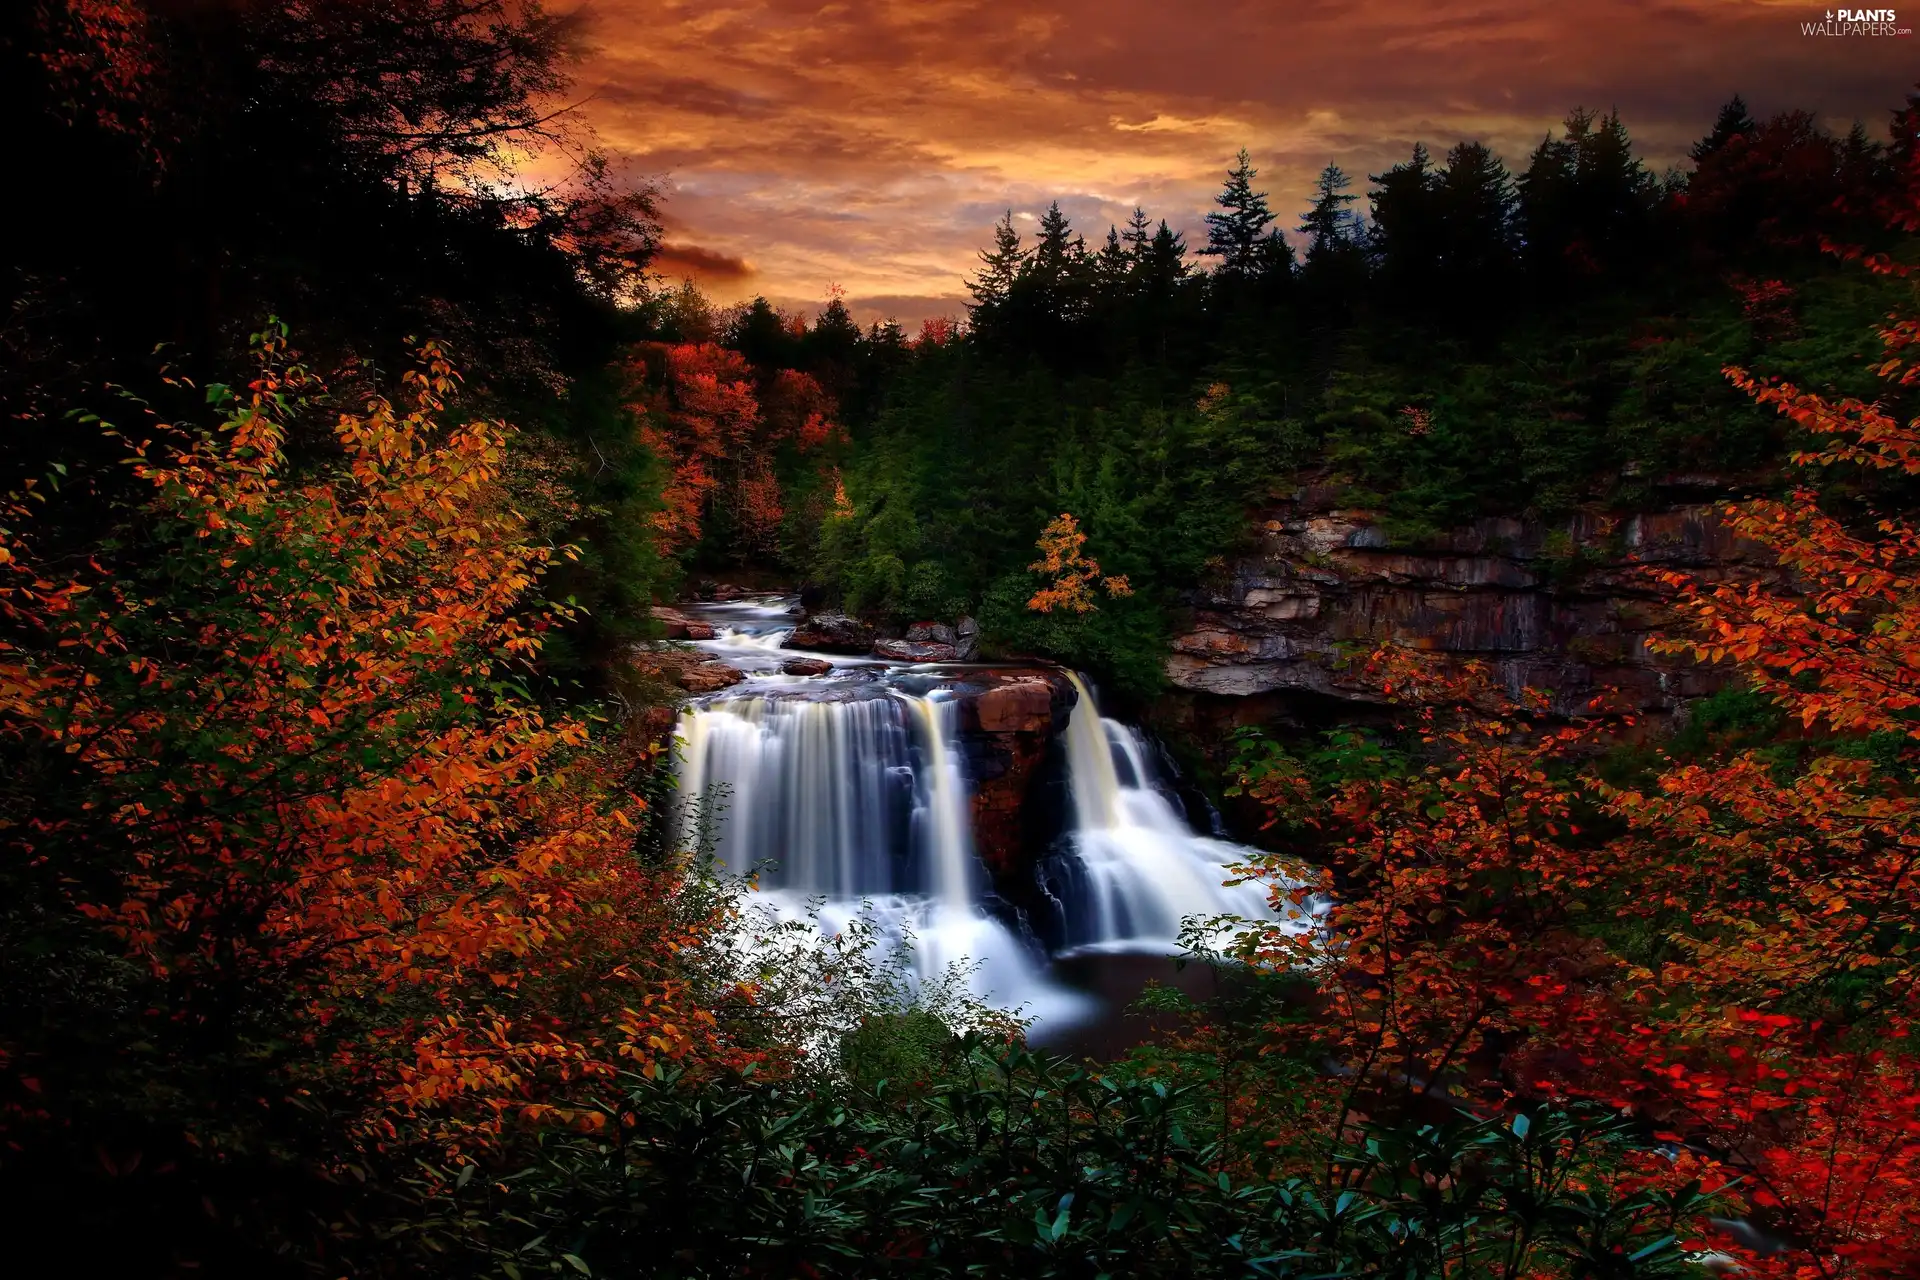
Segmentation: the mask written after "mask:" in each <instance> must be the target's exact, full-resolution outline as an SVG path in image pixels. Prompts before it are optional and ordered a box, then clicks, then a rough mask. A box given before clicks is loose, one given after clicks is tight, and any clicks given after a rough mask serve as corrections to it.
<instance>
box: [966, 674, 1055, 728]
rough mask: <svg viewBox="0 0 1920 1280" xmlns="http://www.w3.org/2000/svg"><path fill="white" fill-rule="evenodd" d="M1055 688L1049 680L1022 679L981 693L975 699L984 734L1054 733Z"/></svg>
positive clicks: (976, 710)
mask: <svg viewBox="0 0 1920 1280" xmlns="http://www.w3.org/2000/svg"><path fill="white" fill-rule="evenodd" d="M1053 702H1054V691H1053V687H1052V686H1051V685H1049V684H1048V683H1047V682H1046V681H1045V680H1040V679H1032V680H1020V681H1017V682H1015V683H1013V684H1004V685H1000V686H999V687H997V688H993V689H989V690H987V691H986V692H985V693H983V694H981V695H980V696H979V698H978V699H976V700H975V702H974V714H975V715H976V716H978V717H979V722H980V729H981V732H983V733H1050V732H1052V729H1053Z"/></svg>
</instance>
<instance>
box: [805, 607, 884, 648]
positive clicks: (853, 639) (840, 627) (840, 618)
mask: <svg viewBox="0 0 1920 1280" xmlns="http://www.w3.org/2000/svg"><path fill="white" fill-rule="evenodd" d="M786 647H787V648H789V649H817V650H819V651H820V652H821V653H865V652H867V650H868V649H871V648H872V647H873V628H872V627H870V626H868V625H867V624H866V623H864V622H862V621H860V619H858V618H849V617H848V616H847V615H846V614H844V613H816V614H814V615H812V616H811V617H808V618H803V619H802V620H801V622H800V625H799V626H797V627H795V628H794V629H793V634H792V635H791V636H788V637H787V644H786Z"/></svg>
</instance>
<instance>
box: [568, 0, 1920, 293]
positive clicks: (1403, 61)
mask: <svg viewBox="0 0 1920 1280" xmlns="http://www.w3.org/2000/svg"><path fill="white" fill-rule="evenodd" d="M596 12H597V14H598V17H599V28H598V33H597V38H598V41H599V44H600V48H599V51H598V52H597V53H596V54H595V55H594V57H593V59H592V60H591V61H590V62H589V63H588V64H587V66H586V67H585V68H584V74H583V80H584V81H585V84H584V86H583V87H585V88H586V89H588V90H589V91H590V92H592V93H594V95H595V96H594V97H593V99H592V100H591V101H590V102H589V103H588V105H587V107H586V111H587V114H588V115H589V117H590V118H591V119H592V121H593V122H594V124H595V126H596V127H597V128H598V130H599V131H600V133H601V135H602V139H603V141H604V142H605V144H606V146H607V147H608V149H609V150H610V151H611V152H612V153H613V154H614V156H615V157H616V159H617V160H618V161H619V162H620V164H621V167H622V171H624V172H632V173H642V174H653V175H659V176H661V177H662V178H664V179H665V180H666V184H667V190H668V192H669V200H668V208H669V210H670V211H671V216H672V226H673V227H674V228H675V229H676V234H677V235H680V236H684V237H685V238H686V239H688V240H697V241H698V242H699V244H700V245H701V246H703V247H704V249H705V251H707V252H710V253H713V254H716V255H720V256H722V257H723V258H725V259H728V260H731V261H736V262H739V263H740V264H741V265H742V266H743V267H744V265H745V263H746V262H747V261H748V260H751V262H752V263H753V271H752V274H751V276H749V275H748V274H747V273H746V272H744V271H740V272H736V273H734V274H732V275H730V276H725V278H724V279H723V278H722V276H721V275H718V274H714V275H709V274H702V278H703V279H707V280H709V281H710V282H711V283H712V286H713V287H714V288H715V291H716V293H718V294H719V295H720V296H721V297H722V298H723V299H724V298H730V297H735V296H740V295H742V294H745V293H751V292H752V291H754V290H756V289H764V290H766V291H768V292H770V293H778V294H779V295H780V296H782V297H787V298H794V299H813V300H815V301H814V302H813V303H812V305H815V306H817V305H818V300H819V299H823V298H824V297H825V296H826V291H827V288H828V286H829V285H830V284H838V285H840V286H842V287H843V288H845V289H846V290H847V292H848V293H849V295H850V296H851V297H852V298H855V299H873V300H876V302H875V306H876V307H880V306H884V305H886V303H887V302H888V301H890V300H898V301H899V303H900V305H901V306H902V307H903V309H905V308H907V303H908V300H918V301H917V302H915V303H914V305H913V306H912V307H911V310H912V311H913V312H914V313H916V314H915V316H914V317H913V318H915V319H917V318H918V316H923V315H926V314H941V313H942V311H951V310H952V309H953V307H952V306H940V305H936V304H937V303H939V302H940V300H952V302H953V303H954V304H956V305H957V302H958V299H959V298H960V297H961V296H962V294H961V288H962V280H963V277H964V275H965V273H966V272H967V271H969V270H970V269H971V268H972V267H973V265H974V263H975V259H974V252H975V250H976V249H977V248H978V246H980V245H981V244H983V243H984V242H985V241H986V239H987V236H988V231H989V228H990V227H991V225H992V223H993V221H994V220H995V219H996V218H997V217H998V216H999V214H1000V212H1001V211H1002V210H1004V209H1008V208H1011V209H1013V210H1014V211H1015V212H1016V214H1020V213H1025V214H1028V215H1032V214H1035V213H1037V212H1039V211H1040V210H1041V209H1044V208H1045V206H1046V203H1047V202H1048V201H1049V200H1051V199H1054V198H1056V197H1057V198H1059V199H1060V201H1061V204H1062V207H1063V208H1065V209H1067V210H1068V211H1069V212H1070V213H1071V214H1072V215H1073V216H1074V218H1075V222H1076V225H1078V226H1080V227H1081V228H1082V229H1083V230H1084V231H1086V232H1087V233H1088V236H1089V238H1096V237H1097V236H1099V235H1102V234H1104V233H1105V230H1106V224H1107V223H1108V222H1113V221H1120V220H1123V219H1124V217H1125V215H1126V213H1127V211H1128V210H1130V209H1131V208H1132V206H1133V205H1134V204H1135V203H1139V204H1142V205H1144V206H1145V207H1146V208H1147V210H1148V211H1149V212H1150V213H1152V214H1153V215H1155V216H1156V217H1158V216H1165V217H1166V218H1168V220H1169V221H1171V222H1172V223H1173V224H1174V225H1175V226H1176V227H1178V228H1183V229H1186V230H1188V231H1189V232H1190V233H1192V232H1195V231H1197V230H1198V228H1199V226H1200V217H1201V215H1202V214H1203V213H1204V212H1205V210H1206V208H1207V205H1208V200H1209V197H1210V196H1211V194H1212V192H1213V191H1214V190H1215V189H1216V187H1217V184H1218V182H1219V178H1220V175H1221V173H1222V172H1223V170H1224V169H1225V167H1226V165H1227V163H1228V162H1229V160H1230V158H1231V156H1232V154H1233V152H1234V151H1235V150H1236V149H1238V148H1239V147H1241V146H1243V145H1244V146H1246V147H1247V148H1248V149H1249V150H1250V151H1251V152H1252V153H1253V156H1254V160H1255V163H1257V164H1259V165H1260V166H1261V168H1262V183H1263V185H1265V186H1266V187H1267V188H1268V189H1269V190H1270V191H1271V192H1272V193H1273V199H1274V204H1275V206H1276V208H1277V209H1278V210H1280V211H1281V212H1282V213H1283V215H1284V216H1285V218H1286V220H1287V221H1288V222H1289V223H1290V222H1291V221H1292V216H1293V215H1294V214H1296V213H1297V212H1298V211H1299V210H1300V209H1302V208H1304V207H1305V204H1306V197H1307V191H1308V189H1309V187H1310V186H1311V183H1312V179H1313V176H1314V174H1315V173H1316V172H1317V171H1318V170H1319V169H1320V167H1321V166H1322V165H1324V164H1326V163H1327V162H1328V161H1337V162H1338V163H1339V164H1341V165H1342V166H1343V167H1344V168H1345V169H1346V170H1347V171H1348V172H1349V173H1351V174H1354V175H1356V176H1357V175H1363V174H1367V173H1378V172H1380V171H1381V170H1382V169H1383V168H1385V167H1386V166H1387V165H1390V164H1392V163H1393V162H1394V161H1395V160H1397V159H1399V158H1401V157H1402V156H1404V155H1405V153H1406V150H1407V148H1408V147H1410V146H1411V145H1412V143H1413V142H1414V141H1416V140H1422V141H1425V142H1427V143H1428V145H1429V146H1430V147H1432V148H1434V149H1435V150H1436V151H1437V150H1441V149H1444V148H1445V147H1446V146H1448V145H1451V144H1452V143H1453V142H1455V141H1458V140H1460V139H1462V138H1477V139H1480V140H1483V141H1486V142H1487V143H1489V144H1490V145H1492V146H1493V147H1495V148H1496V149H1497V150H1499V151H1500V152H1501V153H1502V154H1504V155H1505V156H1506V157H1507V159H1508V161H1509V163H1512V164H1520V163H1524V159H1525V155H1526V153H1527V151H1528V150H1530V149H1531V148H1532V147H1533V146H1534V145H1535V144H1536V143H1538V141H1539V140H1540V138H1541V136H1542V135H1543V134H1544V133H1545V132H1546V131H1547V129H1548V128H1550V127H1552V126H1553V125H1554V124H1555V123H1556V122H1557V121H1558V120H1559V119H1560V118H1561V117H1563V116H1564V115H1565V113H1566V111H1567V109H1568V108H1570V107H1572V106H1575V105H1581V104H1584V105H1587V106H1593V107H1600V108H1603V109H1604V108H1611V107H1617V108H1618V109H1619V110H1620V112H1621V114H1622V116H1623V117H1624V118H1625V119H1626V121H1627V124H1628V126H1629V128H1630V129H1631V130H1632V131H1633V134H1634V137H1635V139H1636V142H1637V144H1638V145H1639V146H1640V148H1641V150H1642V153H1643V154H1644V155H1645V156H1646V157H1647V158H1648V160H1649V161H1650V162H1651V163H1653V164H1654V165H1655V166H1656V167H1663V166H1665V165H1667V164H1669V163H1673V162H1676V161H1678V160H1679V159H1680V158H1682V157H1683V156H1684V154H1685V151H1686V147H1687V145H1688V144H1689V143H1690V142H1691V141H1692V140H1693V139H1694V138H1696V137H1698V136H1699V135H1700V134H1701V133H1703V132H1704V131H1705V129H1706V127H1707V125H1708V124H1709V122H1710V121H1711V119H1712V116H1713V112H1714V109H1715V108H1716V107H1717V106H1718V105H1719V103H1720V102H1721V101H1722V100H1724V99H1725V98H1726V96H1727V95H1728V94H1729V93H1731V92H1734V91H1736V90H1738V91H1740V92H1742V93H1743V94H1745V95H1746V97H1747V99H1748V101H1749V102H1750V103H1751V104H1753V106H1754V108H1755V109H1756V110H1757V111H1761V112H1767V111H1776V110H1782V109H1786V108H1789V107H1806V108H1808V109H1811V110H1813V111H1815V112H1816V113H1818V114H1819V115H1820V116H1821V117H1822V119H1824V120H1825V121H1827V122H1828V123H1829V124H1830V125H1832V126H1834V127H1837V128H1844V127H1846V125H1847V124H1848V123H1850V122H1851V121H1852V120H1853V119H1854V118H1856V117H1859V118H1864V119H1866V120H1868V121H1869V122H1870V123H1873V124H1875V125H1884V121H1885V119H1886V112H1887V110H1888V109H1890V108H1891V107H1893V106H1895V105H1896V104H1897V103H1898V102H1899V101H1900V99H1901V98H1902V97H1903V95H1904V92H1905V90H1906V89H1907V88H1908V87H1909V86H1910V84H1911V82H1912V80H1913V78H1914V76H1915V74H1916V67H1915V65H1914V61H1913V52H1914V50H1915V48H1916V47H1917V43H1916V42H1915V41H1913V40H1900V39H1886V40H1877V41H1876V40H1864V39H1863V40H1821V39H1818V38H1813V39H1809V38H1807V37H1803V36H1802V35H1801V34H1800V33H1799V23H1800V22H1801V21H1804V20H1806V19H1808V18H1817V17H1818V16H1819V13H1820V12H1823V11H1822V10H1820V9H1819V7H1818V6H1816V5H1811V4H1802V3H1799V0H1652V2H1641V3H1634V2H1630V0H1581V2H1580V3H1569V2H1568V0H1552V2H1551V3H1549V2H1547V0H1505V2H1504V3H1493V2H1491V0H1369V2H1368V3H1366V4H1356V3H1352V2H1351V0H1289V3H1286V4H1277V3H1272V0H1219V2H1218V3H1215V4H1213V5H1209V6H1206V7H1193V8H1188V9H1183V10H1181V11H1180V12H1179V13H1178V15H1177V16H1171V11H1170V10H1169V8H1168V6H1166V5H1165V4H1164V3H1162V2H1161V0H1151V2H1149V0H1037V2H1036V3H1032V4H1025V5H1021V6H1017V7H1010V6H1006V5H1002V4H998V3H992V2H990V0H862V2H861V3H859V4H852V5H849V4H821V3H819V0H644V2H641V0H628V2H626V3H622V0H601V2H600V4H599V5H598V6H597V9H596ZM1026 225H1031V224H1030V223H1028V224H1026ZM730 291H731V292H730ZM922 303H924V304H925V305H926V306H928V307H931V308H932V309H931V310H922V309H921V304H922ZM901 319H902V321H903V323H907V322H910V317H909V315H908V314H906V313H905V311H904V310H903V314H902V316H901Z"/></svg>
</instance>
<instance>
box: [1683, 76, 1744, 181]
mask: <svg viewBox="0 0 1920 1280" xmlns="http://www.w3.org/2000/svg"><path fill="white" fill-rule="evenodd" d="M1757 127H1758V126H1756V125H1755V124H1754V122H1753V117H1752V116H1750V115H1748V114H1747V104H1746V103H1745V102H1743V101H1742V100H1741V98H1740V95H1739V94H1737V93H1736V94H1734V95H1733V96H1732V97H1731V98H1729V99H1727V103H1726V105H1725V106H1723V107H1721V108H1720V115H1719V117H1718V118H1717V119H1716V120H1714V122H1713V132H1711V133H1709V134H1708V135H1707V136H1706V137H1704V138H1702V139H1700V141H1698V142H1696V143H1694V144H1693V151H1692V152H1691V154H1692V156H1693V162H1694V163H1695V164H1699V163H1700V162H1701V161H1702V160H1705V159H1706V158H1707V157H1708V156H1710V155H1713V154H1714V153H1715V152H1718V151H1724V150H1725V149H1726V146H1727V144H1728V143H1730V142H1732V141H1733V140H1734V139H1735V138H1751V137H1752V136H1753V131H1754V129H1755V128H1757Z"/></svg>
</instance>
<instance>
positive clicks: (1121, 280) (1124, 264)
mask: <svg viewBox="0 0 1920 1280" xmlns="http://www.w3.org/2000/svg"><path fill="white" fill-rule="evenodd" d="M1136 212H1137V211H1136ZM1133 264H1134V257H1133V255H1132V254H1131V253H1129V252H1127V249H1126V246H1125V244H1124V243H1123V242H1122V241H1121V239H1120V229H1119V228H1118V227H1108V228H1107V240H1106V243H1105V244H1103V245H1101V246H1100V252H1099V253H1097V254H1095V255H1094V263H1093V265H1094V279H1095V281H1096V282H1097V283H1098V285H1099V287H1100V290H1101V291H1102V292H1103V293H1107V292H1118V291H1120V290H1122V289H1124V288H1125V287H1126V284H1127V277H1128V276H1129V275H1131V274H1132V271H1133Z"/></svg>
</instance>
